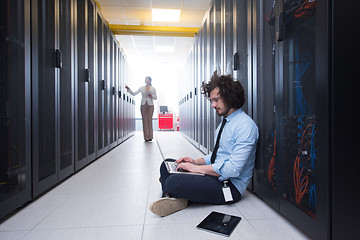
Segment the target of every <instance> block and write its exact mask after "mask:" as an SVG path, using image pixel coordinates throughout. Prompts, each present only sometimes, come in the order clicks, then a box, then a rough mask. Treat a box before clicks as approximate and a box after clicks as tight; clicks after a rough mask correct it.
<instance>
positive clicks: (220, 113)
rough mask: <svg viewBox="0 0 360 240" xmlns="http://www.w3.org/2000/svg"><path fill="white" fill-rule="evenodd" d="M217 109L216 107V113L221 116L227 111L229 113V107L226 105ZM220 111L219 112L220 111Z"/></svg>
mask: <svg viewBox="0 0 360 240" xmlns="http://www.w3.org/2000/svg"><path fill="white" fill-rule="evenodd" d="M218 110H219V109H218V108H217V109H216V113H217V115H218V116H219V117H222V116H226V115H227V114H228V113H229V110H230V108H228V107H225V109H224V110H222V111H221V110H219V111H218ZM220 111H221V112H220Z"/></svg>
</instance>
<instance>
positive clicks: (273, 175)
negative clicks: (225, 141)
mask: <svg viewBox="0 0 360 240" xmlns="http://www.w3.org/2000/svg"><path fill="white" fill-rule="evenodd" d="M253 4H254V6H253V9H252V11H254V13H255V14H256V18H255V19H256V21H255V22H254V25H253V28H254V29H256V32H255V38H254V39H255V42H254V44H256V46H257V47H256V50H255V51H256V52H254V58H255V63H256V64H255V66H254V67H255V68H254V73H255V74H256V78H254V81H256V86H257V87H256V88H254V91H255V92H254V99H255V100H256V105H254V108H256V109H257V110H256V111H254V120H255V122H256V123H257V125H258V127H259V132H261V133H262V137H260V138H259V143H258V148H257V157H256V164H255V169H254V179H253V187H254V188H253V191H254V192H255V193H256V194H258V195H259V196H261V197H262V198H263V199H264V200H265V201H266V202H267V203H269V204H270V205H271V206H272V207H273V208H275V209H277V210H279V193H278V192H279V189H280V179H279V175H278V172H279V167H278V152H279V150H278V144H277V139H278V133H277V131H276V121H275V49H274V47H275V25H274V19H275V8H274V7H275V6H274V5H273V2H270V1H263V0H258V1H256V2H254V3H253ZM244 5H245V6H244ZM246 5H247V1H241V2H240V6H239V9H240V10H239V11H244V14H249V12H248V8H247V7H246ZM241 6H244V7H241ZM245 9H246V10H245ZM239 18H240V19H239ZM237 19H238V20H237V21H239V22H243V21H245V22H244V23H241V24H242V25H244V24H245V26H246V25H247V22H248V18H246V17H245V16H243V15H242V14H238V15H237ZM237 25H238V24H237ZM240 29H242V28H240ZM244 31H245V30H243V33H244V34H245V32H244ZM238 36H239V38H242V37H241V35H239V34H238ZM244 40H245V39H244ZM238 44H239V45H238V52H239V58H240V61H239V62H240V65H239V67H240V69H239V71H238V72H239V75H240V76H243V77H246V76H247V74H246V69H244V68H245V67H247V61H244V60H245V59H243V56H242V55H245V54H246V53H247V51H246V50H245V49H244V48H245V46H244V45H243V44H242V43H241V40H240V39H239V40H238Z"/></svg>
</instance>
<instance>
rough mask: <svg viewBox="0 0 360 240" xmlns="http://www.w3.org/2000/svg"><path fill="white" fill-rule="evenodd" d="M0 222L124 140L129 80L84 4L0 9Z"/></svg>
mask: <svg viewBox="0 0 360 240" xmlns="http://www.w3.org/2000/svg"><path fill="white" fill-rule="evenodd" d="M0 9H1V14H0V19H1V22H0V28H1V31H0V32H1V33H0V34H1V37H0V41H1V44H0V45H1V47H0V49H1V52H0V61H1V64H0V66H1V68H0V69H1V78H0V79H1V80H0V83H1V85H0V91H1V94H0V95H1V96H0V99H1V104H0V106H1V110H0V117H1V120H0V121H1V122H0V128H1V137H0V139H1V141H0V146H1V147H0V152H1V154H0V155H1V158H0V218H3V217H4V216H6V215H7V214H9V213H11V212H12V211H14V210H15V209H16V208H18V207H20V206H21V205H22V204H24V203H26V202H27V201H29V200H31V199H33V198H35V197H37V196H39V195H40V194H41V193H43V192H45V191H46V190H48V189H49V188H51V187H52V186H54V185H56V184H57V183H58V182H60V181H62V180H63V179H65V178H66V177H68V176H70V175H71V174H73V173H75V172H76V171H78V170H79V169H81V168H83V167H84V166H86V165H87V164H89V163H90V162H92V161H94V160H95V159H96V158H98V157H99V156H101V155H102V154H104V153H106V152H107V151H109V150H111V149H112V148H114V147H115V146H117V145H118V144H120V143H121V142H122V141H124V140H126V139H127V138H129V137H130V136H131V133H132V132H133V131H134V130H135V120H134V119H135V118H134V117H135V116H134V105H135V102H134V100H133V98H132V97H131V96H129V95H128V94H127V92H126V91H125V90H124V89H125V88H124V85H125V84H126V83H127V82H129V81H130V78H131V73H130V71H129V67H128V65H127V63H126V59H125V56H124V54H123V52H122V50H121V48H120V45H119V43H118V42H117V40H116V38H115V37H114V35H113V34H112V32H111V31H110V29H109V27H108V24H107V22H106V21H105V19H104V18H103V16H102V14H101V12H100V10H99V8H98V7H97V5H96V4H95V2H94V1H92V0H51V1H49V0H32V1H29V0H17V1H12V0H7V1H1V8H0Z"/></svg>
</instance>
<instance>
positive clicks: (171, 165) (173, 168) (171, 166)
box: [169, 163, 187, 172]
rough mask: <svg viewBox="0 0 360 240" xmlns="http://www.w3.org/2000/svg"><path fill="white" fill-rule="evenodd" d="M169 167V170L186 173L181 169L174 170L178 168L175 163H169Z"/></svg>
mask: <svg viewBox="0 0 360 240" xmlns="http://www.w3.org/2000/svg"><path fill="white" fill-rule="evenodd" d="M169 166H170V168H171V170H172V171H178V172H187V171H186V170H184V169H181V168H179V169H176V168H177V166H178V164H177V163H171V164H169Z"/></svg>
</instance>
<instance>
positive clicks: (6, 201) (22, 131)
mask: <svg viewBox="0 0 360 240" xmlns="http://www.w3.org/2000/svg"><path fill="white" fill-rule="evenodd" d="M0 29H1V31H0V85H1V88H0V106H1V108H0V132H1V134H0V155H1V158H0V182H1V184H0V219H1V218H3V217H5V216H6V215H7V214H9V213H10V212H12V211H14V210H15V209H16V208H18V207H20V206H21V205H22V204H24V203H26V202H27V201H29V200H30V199H31V149H30V148H31V139H30V136H31V132H30V130H31V115H30V109H31V106H30V103H31V99H30V89H31V87H30V1H28V0H25V1H12V0H7V1H1V3H0Z"/></svg>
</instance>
